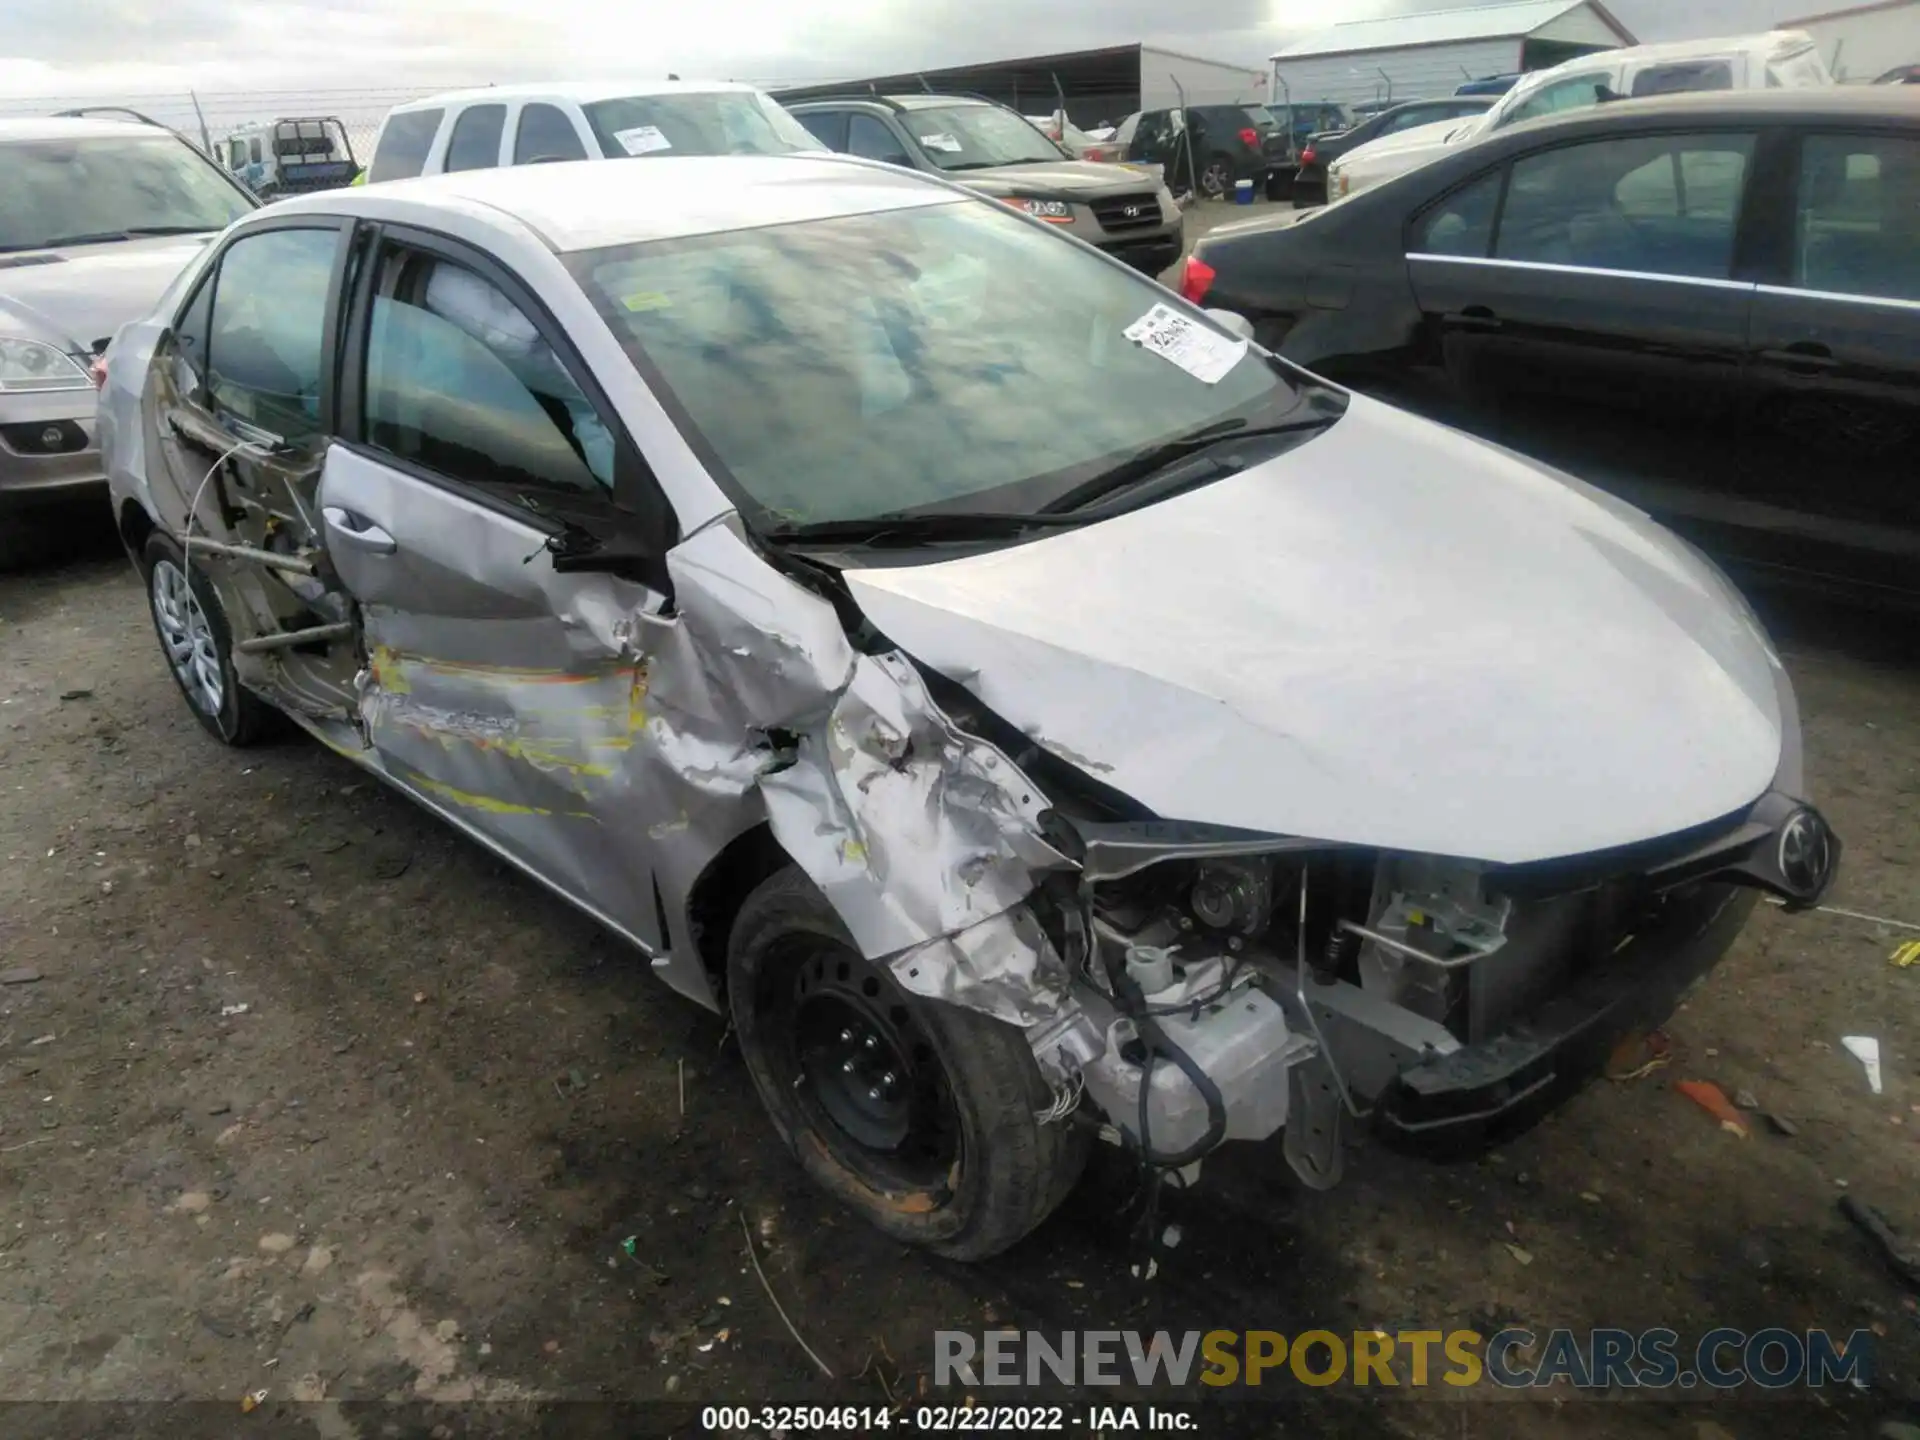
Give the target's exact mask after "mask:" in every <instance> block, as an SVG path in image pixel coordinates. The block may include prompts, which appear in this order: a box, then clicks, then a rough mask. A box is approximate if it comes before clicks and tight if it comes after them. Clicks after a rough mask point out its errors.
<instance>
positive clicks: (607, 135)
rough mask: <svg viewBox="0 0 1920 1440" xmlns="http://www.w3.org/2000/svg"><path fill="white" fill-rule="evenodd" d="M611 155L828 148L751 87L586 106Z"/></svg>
mask: <svg viewBox="0 0 1920 1440" xmlns="http://www.w3.org/2000/svg"><path fill="white" fill-rule="evenodd" d="M583 108H584V109H585V111H586V116H587V124H589V125H591V126H592V127H593V133H594V135H595V136H596V137H597V138H598V139H599V141H600V148H601V150H602V151H604V152H605V153H606V154H608V155H614V156H621V157H625V156H630V155H791V154H793V153H794V151H796V150H824V149H825V148H826V147H825V146H824V145H822V144H821V143H820V142H819V141H818V140H816V139H815V138H814V137H813V135H812V133H811V132H810V131H809V130H808V129H807V128H806V126H804V125H802V124H801V123H800V122H799V121H798V120H796V119H794V118H793V116H791V115H789V114H788V113H787V112H786V111H785V110H782V109H781V108H780V107H779V106H778V105H776V104H774V102H773V101H772V100H770V99H768V98H767V97H766V96H765V95H761V94H759V93H757V92H755V91H752V90H720V91H712V92H709V93H707V94H704V95H703V94H688V93H685V92H676V93H674V94H669V95H632V96H629V97H627V98H626V99H624V100H601V101H598V102H596V103H595V104H592V105H587V106H584V107H583Z"/></svg>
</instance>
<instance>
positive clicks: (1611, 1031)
mask: <svg viewBox="0 0 1920 1440" xmlns="http://www.w3.org/2000/svg"><path fill="white" fill-rule="evenodd" d="M1759 898H1760V897H1759V893H1758V892H1757V891H1755V890H1752V889H1749V888H1744V887H1736V886H1732V885H1724V884H1703V885H1700V886H1697V887H1695V888H1694V889H1693V890H1692V891H1691V892H1690V893H1688V894H1686V895H1685V896H1684V897H1682V896H1678V895H1676V896H1675V897H1674V899H1673V901H1672V903H1671V904H1670V905H1669V906H1668V908H1667V912H1666V914H1665V915H1663V916H1662V917H1661V920H1660V922H1659V923H1658V924H1657V925H1656V926H1655V927H1653V928H1651V929H1649V930H1646V931H1643V932H1642V933H1640V934H1638V935H1636V936H1635V937H1634V938H1633V939H1632V941H1631V942H1630V943H1628V944H1627V945H1626V946H1625V947H1624V948H1622V949H1621V950H1619V951H1618V952H1617V953H1615V954H1614V955H1613V956H1612V957H1610V958H1609V959H1608V960H1607V962H1606V963H1605V964H1603V965H1600V966H1598V967H1596V968H1595V969H1593V970H1591V971H1590V972H1588V973H1587V974H1586V975H1584V976H1582V977H1581V978H1580V979H1578V980H1577V981H1575V982H1574V983H1573V984H1572V985H1570V986H1568V987H1567V988H1566V989H1565V990H1563V991H1561V992H1560V993H1558V994H1556V995H1555V996H1554V997H1553V998H1552V999H1550V1000H1548V1001H1547V1002H1546V1003H1545V1004H1543V1005H1542V1006H1540V1008H1539V1009H1538V1010H1536V1011H1535V1012H1534V1013H1532V1014H1531V1015H1529V1016H1527V1017H1526V1018H1525V1019H1524V1020H1521V1021H1519V1022H1518V1023H1516V1024H1514V1025H1512V1026H1510V1027H1509V1028H1508V1029H1507V1030H1506V1032H1505V1033H1504V1034H1502V1035H1500V1036H1499V1037H1497V1038H1495V1039H1493V1040H1489V1041H1487V1042H1485V1043H1483V1044H1479V1045H1471V1046H1468V1047H1467V1048H1465V1049H1463V1050H1457V1051H1455V1052H1454V1053H1453V1054H1451V1055H1446V1056H1442V1057H1440V1058H1438V1059H1435V1060H1430V1061H1427V1062H1426V1063H1425V1064H1422V1065H1416V1066H1413V1067H1411V1068H1409V1069H1407V1070H1403V1071H1401V1072H1400V1074H1399V1075H1398V1076H1397V1077H1396V1079H1395V1080H1394V1082H1393V1083H1392V1084H1391V1085H1390V1086H1389V1087H1388V1088H1387V1090H1386V1091H1385V1093H1383V1094H1382V1095H1381V1096H1380V1098H1379V1103H1378V1105H1377V1107H1376V1109H1375V1111H1374V1117H1373V1121H1374V1128H1375V1130H1376V1132H1377V1133H1378V1134H1379V1135H1380V1136H1381V1138H1382V1139H1384V1140H1385V1141H1387V1142H1388V1143H1389V1144H1392V1145H1393V1146H1395V1148H1399V1149H1405V1150H1412V1151H1416V1152H1418V1153H1421V1154H1424V1155H1428V1156H1431V1157H1433V1158H1437V1159H1447V1158H1459V1157H1461V1156H1462V1155H1467V1154H1472V1153H1474V1152H1476V1151H1479V1150H1482V1149H1484V1148H1486V1147H1487V1146H1489V1145H1493V1144H1496V1143H1499V1142H1500V1141H1503V1140H1506V1139H1508V1138H1510V1137H1512V1136H1513V1135H1516V1134H1518V1133H1520V1132H1521V1131H1523V1130H1526V1129H1527V1128H1529V1127H1530V1126H1532V1125H1533V1124H1534V1123H1536V1122H1537V1121H1539V1120H1540V1119H1541V1118H1542V1117H1544V1116H1545V1115H1546V1114H1547V1113H1548V1112H1549V1111H1551V1110H1553V1109H1555V1108H1557V1107H1558V1106H1559V1105H1560V1104H1561V1103H1563V1102H1564V1101H1565V1100H1566V1099H1567V1098H1568V1097H1570V1096H1571V1095H1572V1094H1573V1093H1574V1092H1576V1091H1577V1090H1579V1089H1581V1088H1582V1087H1583V1086H1584V1085H1586V1084H1587V1082H1588V1081H1590V1080H1592V1079H1593V1078H1594V1077H1595V1076H1596V1075H1598V1074H1599V1073H1600V1072H1601V1070H1602V1069H1603V1068H1604V1066H1605V1064H1606V1060H1607V1056H1608V1055H1609V1054H1610V1053H1611V1052H1612V1051H1613V1049H1614V1047H1615V1046H1616V1045H1618V1044H1619V1043H1620V1041H1621V1040H1622V1039H1624V1038H1625V1037H1626V1036H1628V1035H1631V1034H1633V1033H1634V1032H1636V1031H1638V1030H1641V1029H1644V1028H1647V1027H1651V1026H1654V1025H1658V1024H1660V1023H1662V1022H1663V1021H1665V1020H1666V1018H1667V1017H1668V1016H1669V1015H1671V1014H1672V1013H1673V1011H1674V1009H1675V1007H1676V1006H1677V1005H1678V1004H1679V1003H1680V1001H1681V999H1682V998H1683V997H1684V996H1685V995H1686V993H1687V991H1688V990H1689V989H1690V988H1691V987H1692V986H1693V985H1694V984H1695V983H1696V982H1698V981H1699V980H1700V978H1701V977H1702V976H1704V975H1705V974H1706V973H1707V972H1708V971H1709V970H1711V969H1712V968H1713V967H1714V966H1715V965H1716V964H1717V963H1719V960H1720V957H1721V956H1722V955H1724V954H1725V953H1726V952H1727V949H1728V947H1729V946H1731V945H1732V944H1733V942H1734V939H1735V938H1736V937H1737V936H1738V935H1739V934H1740V931H1741V928H1742V927H1743V926H1745V924H1746V923H1747V917H1748V916H1749V915H1751V914H1752V913H1753V907H1754V905H1755V904H1756V903H1757V901H1758V900H1759Z"/></svg>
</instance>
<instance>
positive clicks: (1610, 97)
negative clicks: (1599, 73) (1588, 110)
mask: <svg viewBox="0 0 1920 1440" xmlns="http://www.w3.org/2000/svg"><path fill="white" fill-rule="evenodd" d="M1626 98H1627V97H1626V96H1624V95H1622V94H1621V93H1620V92H1619V91H1618V90H1616V89H1614V88H1613V87H1612V86H1611V85H1596V86H1594V87H1593V103H1594V104H1596V105H1611V104H1612V103H1613V102H1614V101H1616V100H1624V99H1626Z"/></svg>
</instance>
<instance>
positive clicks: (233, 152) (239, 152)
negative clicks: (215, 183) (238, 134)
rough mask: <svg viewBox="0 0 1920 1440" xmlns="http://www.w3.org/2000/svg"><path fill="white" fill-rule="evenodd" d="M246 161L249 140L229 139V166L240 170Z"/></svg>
mask: <svg viewBox="0 0 1920 1440" xmlns="http://www.w3.org/2000/svg"><path fill="white" fill-rule="evenodd" d="M246 163H247V142H246V141H244V140H229V141H228V142H227V168H228V169H230V170H238V169H239V168H240V167H241V166H242V165H244V164H246Z"/></svg>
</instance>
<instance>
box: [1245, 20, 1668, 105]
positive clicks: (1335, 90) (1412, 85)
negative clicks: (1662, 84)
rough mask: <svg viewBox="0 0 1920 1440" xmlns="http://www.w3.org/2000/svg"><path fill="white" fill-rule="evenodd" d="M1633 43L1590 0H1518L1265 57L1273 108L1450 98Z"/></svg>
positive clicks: (1336, 33) (1375, 26) (1378, 25)
mask: <svg viewBox="0 0 1920 1440" xmlns="http://www.w3.org/2000/svg"><path fill="white" fill-rule="evenodd" d="M1636 43H1637V42H1636V41H1635V39H1634V36H1633V33H1632V32H1631V31H1629V30H1628V29H1627V27H1626V26H1624V25H1622V24H1621V23H1620V22H1619V21H1618V20H1616V19H1615V18H1614V17H1613V16H1612V15H1611V14H1609V13H1608V12H1607V9H1606V7H1605V6H1604V5H1601V4H1600V3H1598V0H1518V3H1511V4H1501V5H1475V6H1471V7H1468V8H1465V9H1459V10H1429V11H1427V12H1426V13H1424V14H1415V15H1400V16H1395V17H1391V18H1388V19H1382V20H1351V21H1348V22H1347V23H1346V24H1343V25H1335V26H1333V27H1332V28H1331V29H1328V30H1322V31H1320V32H1319V33H1318V34H1314V35H1309V36H1307V37H1306V38H1305V39H1302V40H1299V41H1297V42H1295V43H1294V44H1291V45H1288V46H1287V47H1286V48H1284V49H1282V50H1280V51H1278V52H1277V53H1276V54H1275V55H1274V56H1273V91H1272V99H1273V101H1274V103H1276V104H1278V103H1282V102H1287V103H1292V104H1306V103H1310V102H1313V101H1317V100H1330V101H1333V102H1334V103H1335V104H1339V105H1349V106H1351V105H1359V104H1364V103H1367V102H1372V101H1388V100H1417V99H1422V98H1425V97H1428V96H1433V95H1451V94H1452V93H1453V92H1454V91H1455V90H1457V89H1458V88H1459V87H1460V86H1461V85H1462V84H1463V83H1464V82H1466V81H1468V80H1479V79H1484V78H1486V77H1488V76H1493V75H1506V74H1512V73H1514V72H1516V71H1524V70H1543V69H1545V68H1547V67H1548V66H1551V65H1558V64H1559V63H1560V62H1561V61H1563V60H1572V59H1574V58H1575V57H1576V56H1580V55H1586V54H1590V53H1591V52H1593V51H1595V50H1611V49H1614V48H1616V47H1618V46H1621V45H1633V44H1636Z"/></svg>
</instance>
